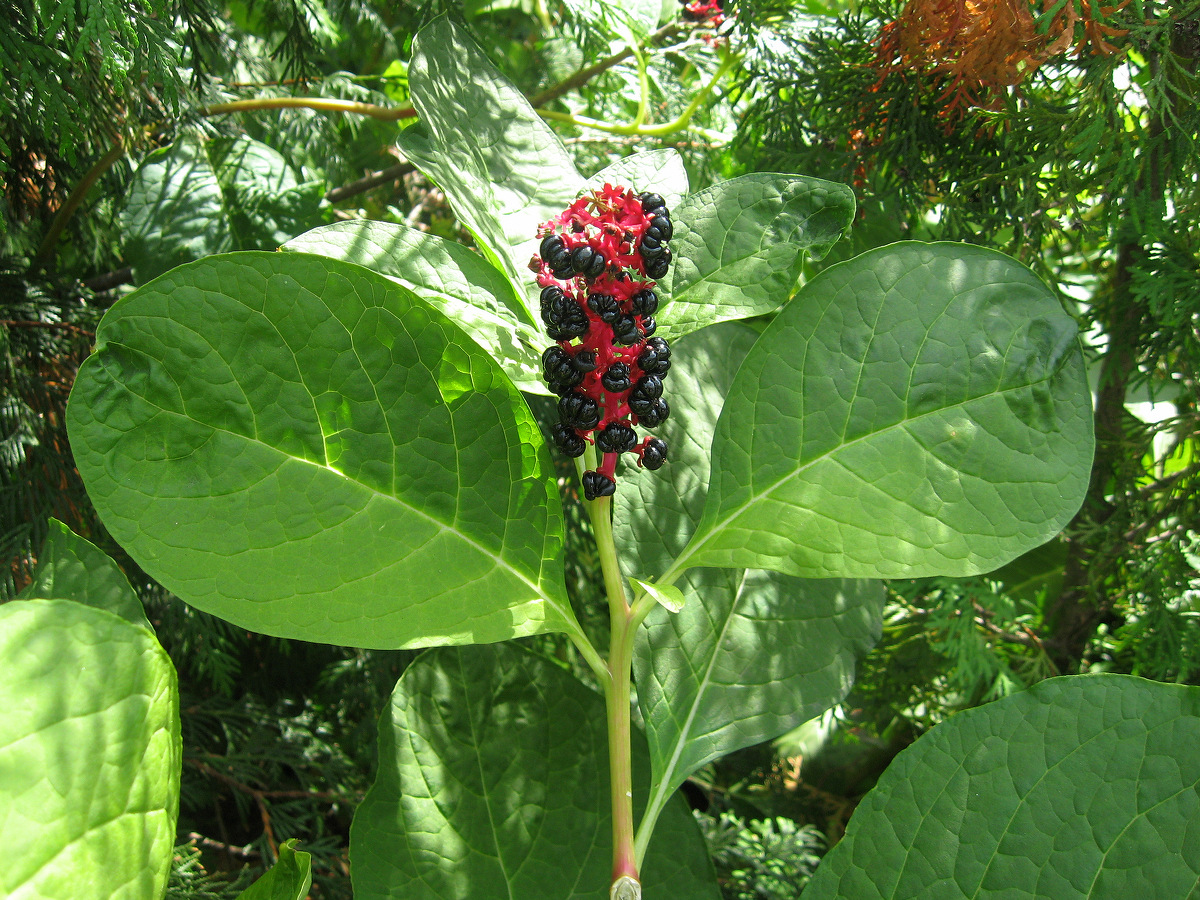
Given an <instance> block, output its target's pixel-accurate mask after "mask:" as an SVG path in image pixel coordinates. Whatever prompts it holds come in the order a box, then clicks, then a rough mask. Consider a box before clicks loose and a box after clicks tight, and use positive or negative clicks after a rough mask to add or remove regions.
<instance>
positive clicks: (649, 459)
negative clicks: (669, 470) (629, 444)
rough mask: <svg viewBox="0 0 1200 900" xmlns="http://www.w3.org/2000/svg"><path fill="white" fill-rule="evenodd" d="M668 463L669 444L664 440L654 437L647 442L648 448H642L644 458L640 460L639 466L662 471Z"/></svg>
mask: <svg viewBox="0 0 1200 900" xmlns="http://www.w3.org/2000/svg"><path fill="white" fill-rule="evenodd" d="M666 461H667V442H666V441H664V440H663V439H662V438H656V437H652V438H650V440H648V441H646V446H645V447H643V448H642V458H641V459H639V460H638V465H640V466H645V467H646V468H647V469H652V470H653V469H661V468H662V464H663V463H665V462H666Z"/></svg>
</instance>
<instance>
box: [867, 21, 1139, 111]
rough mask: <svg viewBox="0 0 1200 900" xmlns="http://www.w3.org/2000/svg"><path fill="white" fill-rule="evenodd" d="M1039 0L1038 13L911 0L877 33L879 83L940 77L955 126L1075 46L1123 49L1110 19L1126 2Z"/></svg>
mask: <svg viewBox="0 0 1200 900" xmlns="http://www.w3.org/2000/svg"><path fill="white" fill-rule="evenodd" d="M1042 2H1043V8H1042V9H1041V10H1040V11H1038V12H1036V13H1035V10H1034V8H1033V7H1032V6H1031V5H1030V4H1029V3H1028V2H1027V0H908V3H907V4H905V6H904V9H903V10H902V11H901V13H900V15H899V17H898V18H897V19H896V20H895V21H893V22H890V23H888V24H887V25H885V26H884V28H883V32H882V34H881V36H880V41H879V48H878V51H877V53H876V60H875V67H876V69H877V71H878V72H879V77H880V84H882V82H883V80H884V79H885V78H887V77H888V76H890V75H894V74H904V73H921V74H924V75H933V76H941V78H943V79H944V82H945V84H946V87H945V90H944V91H943V93H942V95H941V96H940V98H939V99H940V100H941V101H942V112H941V115H942V117H943V118H944V119H946V120H947V122H948V123H952V122H954V121H955V120H957V119H959V118H961V117H962V116H963V114H964V113H965V112H966V111H967V110H969V109H971V108H982V109H998V108H999V107H1000V106H1001V105H1002V104H1003V102H1004V99H1005V97H1006V95H1007V94H1008V92H1009V90H1010V89H1012V88H1015V87H1016V86H1018V85H1019V84H1021V82H1023V81H1024V80H1025V79H1027V78H1028V77H1029V76H1030V75H1032V74H1033V73H1034V72H1035V71H1037V69H1038V68H1039V67H1041V66H1042V65H1043V64H1044V63H1046V62H1047V61H1048V60H1050V59H1052V58H1054V57H1056V56H1059V55H1061V54H1063V53H1065V52H1067V51H1068V50H1069V49H1070V48H1071V47H1072V45H1074V47H1075V51H1076V53H1077V54H1079V55H1083V54H1085V53H1088V52H1090V53H1094V54H1100V55H1111V54H1114V53H1118V52H1120V48H1119V47H1118V46H1117V45H1116V44H1114V43H1113V42H1114V41H1116V40H1119V39H1120V38H1121V37H1123V36H1124V35H1125V31H1123V30H1121V29H1118V28H1115V27H1113V26H1111V25H1108V24H1106V20H1107V19H1108V17H1109V16H1111V15H1112V14H1113V13H1114V12H1116V11H1117V10H1119V9H1121V8H1122V7H1123V6H1124V5H1125V4H1126V3H1127V2H1128V0H1121V2H1120V4H1118V5H1117V6H1097V5H1096V4H1095V3H1094V2H1093V0H1066V3H1065V4H1063V5H1062V6H1061V8H1059V9H1057V10H1055V9H1054V5H1055V4H1054V3H1053V2H1052V0H1042ZM1039 26H1044V27H1039Z"/></svg>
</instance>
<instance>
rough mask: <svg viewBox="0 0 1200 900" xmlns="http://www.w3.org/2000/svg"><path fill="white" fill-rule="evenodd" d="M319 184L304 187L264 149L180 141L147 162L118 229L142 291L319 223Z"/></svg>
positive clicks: (242, 142)
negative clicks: (182, 268)
mask: <svg viewBox="0 0 1200 900" xmlns="http://www.w3.org/2000/svg"><path fill="white" fill-rule="evenodd" d="M320 202H321V185H320V184H318V183H316V182H305V183H301V182H300V181H299V180H298V179H297V178H296V176H295V174H294V173H293V172H292V169H291V167H290V166H289V165H288V164H287V161H286V160H285V159H284V158H283V157H282V156H280V155H279V154H278V153H277V152H276V151H274V150H272V149H271V148H270V147H268V146H267V145H265V144H260V143H259V142H258V141H254V140H251V139H250V138H247V137H239V138H238V139H236V140H235V141H232V142H227V141H208V142H202V141H200V140H199V139H198V138H195V137H190V136H189V137H182V138H180V139H179V140H178V141H176V142H175V143H174V144H172V145H171V146H169V147H164V148H162V149H160V150H156V151H154V152H153V153H151V154H150V155H149V156H147V157H146V158H145V159H144V160H143V161H142V164H141V165H140V166H138V170H137V172H135V173H134V176H133V181H132V183H131V184H130V186H129V193H128V195H127V198H126V203H125V207H124V209H123V210H122V213H121V223H122V226H123V227H124V230H125V247H124V250H125V259H126V261H128V262H129V264H130V265H131V266H132V267H133V270H134V275H135V276H136V278H137V281H138V283H139V284H145V283H146V282H148V281H150V280H151V279H152V278H155V277H157V276H158V275H161V274H162V273H163V272H165V271H167V270H168V269H171V268H174V267H175V266H178V265H182V264H183V263H186V262H191V261H192V260H194V259H199V258H200V257H202V256H209V255H211V254H214V253H225V252H227V251H229V250H268V249H273V248H274V247H276V246H278V245H279V244H281V243H283V242H284V241H286V240H287V239H288V238H290V237H292V236H294V235H296V234H299V233H300V232H302V231H305V230H307V229H309V228H312V227H313V226H315V225H318V224H320V221H321V214H320V211H319V207H320Z"/></svg>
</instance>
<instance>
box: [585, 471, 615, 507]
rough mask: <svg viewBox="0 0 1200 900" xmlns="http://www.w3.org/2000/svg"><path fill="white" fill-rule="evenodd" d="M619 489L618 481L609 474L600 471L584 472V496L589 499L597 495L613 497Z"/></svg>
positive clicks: (593, 498)
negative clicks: (602, 473)
mask: <svg viewBox="0 0 1200 900" xmlns="http://www.w3.org/2000/svg"><path fill="white" fill-rule="evenodd" d="M616 490H617V483H616V482H615V481H613V480H612V479H611V478H609V477H608V476H607V475H601V474H600V473H599V472H584V473H583V496H585V497H587V498H588V499H589V500H595V499H596V498H597V497H611V496H612V495H613V494H614V493H616Z"/></svg>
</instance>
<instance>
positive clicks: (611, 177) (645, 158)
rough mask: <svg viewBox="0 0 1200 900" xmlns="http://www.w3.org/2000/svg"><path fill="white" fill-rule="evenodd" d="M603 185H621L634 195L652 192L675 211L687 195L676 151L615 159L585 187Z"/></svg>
mask: <svg viewBox="0 0 1200 900" xmlns="http://www.w3.org/2000/svg"><path fill="white" fill-rule="evenodd" d="M605 184H611V185H623V186H625V187H628V188H632V189H633V190H634V192H635V193H641V192H642V191H653V192H654V193H656V194H658V195H659V196H660V197H662V198H663V199H664V200H666V201H667V206H668V207H669V208H670V209H675V208H676V207H678V206H679V204H680V203H681V202H682V201H683V198H684V195H686V194H687V191H688V176H687V170H686V169H685V168H684V167H683V157H681V156H680V155H679V152H678V151H676V150H649V151H646V152H645V153H633V154H631V155H629V156H626V157H624V158H623V159H618V160H617V161H616V162H615V163H613V164H612V165H610V166H607V167H605V168H603V169H601V170H600V171H599V172H597V173H596V174H595V175H593V176H592V177H591V178H589V179H588V180H587V185H586V186H587V187H588V188H601V187H604V185H605Z"/></svg>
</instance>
